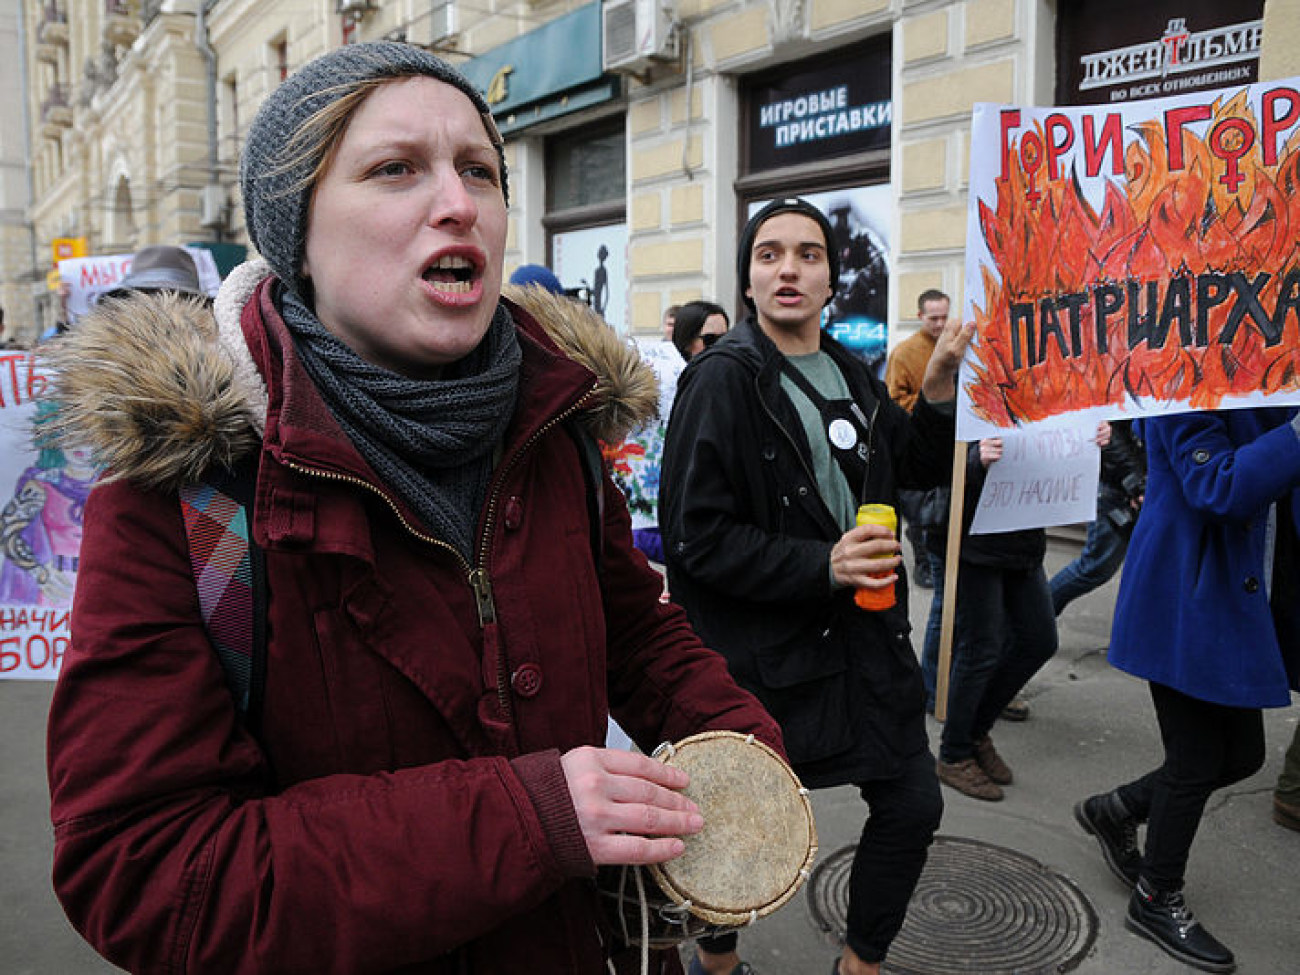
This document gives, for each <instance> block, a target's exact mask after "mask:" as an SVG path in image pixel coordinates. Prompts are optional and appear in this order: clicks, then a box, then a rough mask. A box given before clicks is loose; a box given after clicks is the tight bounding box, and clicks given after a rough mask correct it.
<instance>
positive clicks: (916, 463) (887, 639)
mask: <svg viewBox="0 0 1300 975" xmlns="http://www.w3.org/2000/svg"><path fill="white" fill-rule="evenodd" d="M834 242H835V236H834V232H833V231H832V228H831V224H830V222H829V221H828V220H827V219H826V217H825V216H824V215H823V214H822V213H821V211H820V210H818V209H817V208H816V207H815V206H813V205H812V204H811V203H809V202H808V201H807V200H803V199H800V198H798V197H789V198H783V199H778V200H774V201H772V202H771V203H769V204H767V205H766V206H764V207H763V208H761V209H760V210H759V211H758V212H757V213H755V214H754V216H753V217H751V218H750V220H749V222H748V223H747V224H746V225H745V228H744V232H743V233H742V234H741V238H740V250H739V254H738V257H737V276H738V279H739V286H740V291H741V294H742V295H744V299H745V304H746V305H747V306H748V308H749V315H748V316H747V317H746V318H745V319H744V320H743V321H742V322H741V323H740V324H739V325H737V326H736V327H735V328H734V329H732V330H731V331H730V332H729V333H728V335H727V337H726V338H725V339H724V340H723V341H720V342H717V343H715V344H714V345H713V346H712V347H710V348H707V349H705V350H704V351H702V352H701V353H700V354H699V355H696V356H694V357H693V358H692V359H691V361H690V364H689V365H687V367H686V371H685V372H683V373H682V377H681V379H680V380H679V381H678V383H677V395H676V398H675V399H674V401H673V412H672V417H671V418H670V420H669V422H668V436H667V439H666V442H665V445H664V453H663V466H662V468H661V472H660V484H659V526H660V530H661V531H662V533H663V539H664V557H665V563H666V565H667V569H668V591H669V592H670V593H671V594H672V598H673V600H674V601H675V602H678V603H680V604H681V605H682V606H683V607H684V608H685V609H686V614H687V617H688V618H689V619H690V621H691V625H692V626H693V627H694V628H695V630H696V632H697V633H699V634H700V636H701V637H703V638H704V641H705V642H706V643H707V644H708V645H709V646H711V647H713V648H714V649H715V650H717V651H718V652H719V653H721V654H722V655H723V656H724V657H725V658H726V659H727V663H728V665H729V667H730V668H731V672H732V674H733V675H735V677H736V679H737V680H738V681H739V682H740V684H741V686H742V687H745V688H746V689H747V690H751V691H753V692H754V693H755V694H756V695H757V696H758V698H759V700H760V701H762V702H763V704H764V706H765V707H767V708H768V710H769V711H771V713H772V715H773V716H774V717H775V718H776V719H777V721H778V722H779V723H780V725H781V729H782V731H783V733H784V735H785V745H786V748H787V750H788V754H789V757H790V761H791V763H792V764H793V765H794V768H795V771H796V772H797V773H798V775H799V778H800V779H801V781H802V782H803V783H804V785H805V786H807V787H809V788H822V787H828V786H837V785H853V786H855V787H856V788H857V789H858V790H859V792H860V793H861V795H862V798H863V799H864V800H865V801H866V802H867V805H868V807H869V808H870V816H869V817H868V819H867V822H866V825H865V826H864V828H863V831H862V837H861V840H860V842H859V843H858V847H857V852H856V853H855V855H854V860H853V868H852V871H851V873H850V877H849V895H848V911H847V929H848V930H847V937H846V942H847V943H846V945H845V947H844V949H843V950H842V952H841V954H840V956H839V957H838V958H837V959H836V960H835V962H834V965H835V969H836V971H838V972H839V973H840V975H863V973H878V972H879V971H880V965H881V962H882V961H883V960H884V958H885V955H886V953H887V951H888V950H889V946H890V944H891V942H892V941H893V939H894V936H895V935H896V934H897V933H898V931H899V929H900V927H901V926H902V923H903V918H904V915H905V913H906V910H907V902H908V900H909V899H910V897H911V896H912V891H913V890H914V889H915V887H916V882H917V880H918V878H919V877H920V874H921V869H922V867H923V866H924V864H925V860H926V855H927V850H928V849H929V846H930V842H931V839H932V838H933V835H934V831H935V829H937V828H938V825H939V819H940V815H941V813H942V810H943V799H942V797H941V796H940V793H939V784H938V781H937V779H936V775H935V761H934V756H933V755H932V754H931V753H930V750H929V745H928V742H927V739H926V731H925V709H924V708H925V697H924V690H923V687H922V682H921V673H920V669H919V668H918V666H917V661H916V656H915V654H914V653H913V651H912V646H911V643H910V642H909V641H908V638H907V634H908V631H909V630H910V629H911V627H910V626H909V625H908V622H907V589H906V575H905V573H904V571H903V569H902V566H901V561H902V560H901V558H900V557H899V543H898V539H897V538H896V537H895V536H894V535H893V533H891V532H890V531H889V529H888V528H885V527H883V526H879V525H861V526H855V515H856V510H857V508H858V505H860V504H862V503H864V502H869V503H884V504H890V505H893V506H895V507H897V505H898V489H899V488H900V487H916V488H925V487H929V486H931V485H934V484H938V483H940V482H941V481H943V480H945V479H946V477H947V473H948V469H949V468H948V465H949V458H950V457H951V455H952V443H953V438H954V435H955V431H954V406H953V398H954V395H955V392H956V376H957V368H958V366H959V365H960V363H961V358H962V355H963V353H964V351H965V348H966V346H967V344H968V343H969V342H970V338H971V334H972V332H973V327H966V328H963V327H962V326H960V325H959V324H957V323H956V322H954V323H951V324H950V325H949V326H948V327H947V328H946V329H945V330H944V332H943V333H942V335H941V336H940V338H939V340H938V343H937V345H936V348H935V351H934V355H933V356H932V357H931V358H930V363H929V366H928V367H927V370H926V375H925V381H924V383H923V385H922V388H921V398H920V400H919V402H918V403H917V406H916V410H915V412H914V413H913V414H912V415H910V416H909V415H908V413H907V412H906V411H905V410H903V409H902V408H901V407H899V406H897V405H896V404H895V403H893V402H892V401H891V400H890V398H889V393H888V391H887V389H886V388H885V385H884V383H882V382H880V380H878V379H877V378H876V377H875V376H874V375H873V374H872V373H871V372H870V371H869V370H868V369H867V368H866V366H865V365H863V364H862V362H861V361H860V360H859V359H857V358H856V357H855V356H853V355H851V354H850V353H849V352H848V351H847V350H846V349H845V348H844V347H843V346H841V345H840V344H839V343H838V342H836V341H835V339H833V338H831V336H830V335H828V334H827V333H826V331H825V330H824V329H822V327H821V318H822V311H823V309H824V308H825V307H826V305H827V304H828V303H829V302H830V301H831V298H832V296H833V294H834V287H835V282H836V281H837V280H838V278H839V257H838V254H837V253H836V249H835V243H834ZM895 584H896V585H897V591H898V594H899V596H898V599H897V601H896V603H895V604H894V605H892V606H890V607H888V608H885V609H873V610H866V609H862V608H860V607H859V606H858V605H857V603H856V602H855V600H854V591H855V590H856V589H859V588H863V589H876V588H880V587H884V586H892V585H895ZM746 967H747V966H746V965H745V963H743V962H741V961H740V959H739V957H738V952H737V946H736V944H735V941H734V940H729V941H711V942H702V943H701V950H700V952H699V953H698V954H697V956H696V957H695V959H694V960H693V963H692V969H691V970H692V973H697V972H698V973H703V972H737V971H741V972H743V971H745V970H746Z"/></svg>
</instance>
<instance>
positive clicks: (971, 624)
mask: <svg viewBox="0 0 1300 975" xmlns="http://www.w3.org/2000/svg"><path fill="white" fill-rule="evenodd" d="M1056 646H1057V642H1056V615H1055V614H1054V613H1053V612H1052V595H1051V592H1050V591H1049V590H1048V588H1047V573H1046V572H1044V571H1043V567H1042V566H1041V565H1039V566H1037V567H1036V568H1034V569H997V568H992V567H990V566H984V565H973V564H971V563H969V562H962V563H961V565H960V566H959V568H958V571H957V621H956V634H955V636H954V639H953V659H952V679H951V681H950V683H949V686H948V717H947V720H946V721H945V723H944V726H943V735H942V737H941V739H940V743H939V757H940V759H942V760H943V761H945V762H961V761H964V760H965V759H968V758H971V757H972V756H974V754H975V743H976V742H977V741H979V740H980V739H982V738H983V737H984V736H985V735H987V734H988V733H989V731H990V729H992V727H993V722H995V721H996V720H997V719H998V715H1000V714H1001V713H1002V709H1003V708H1005V707H1006V706H1007V705H1008V704H1010V703H1011V699H1012V698H1014V697H1015V696H1016V695H1017V694H1018V693H1020V689H1021V688H1022V687H1024V686H1025V684H1027V683H1028V682H1029V678H1031V677H1033V676H1034V674H1036V673H1037V672H1038V669H1039V668H1040V667H1042V666H1043V664H1045V663H1047V661H1048V660H1050V659H1051V658H1052V655H1053V654H1054V653H1056Z"/></svg>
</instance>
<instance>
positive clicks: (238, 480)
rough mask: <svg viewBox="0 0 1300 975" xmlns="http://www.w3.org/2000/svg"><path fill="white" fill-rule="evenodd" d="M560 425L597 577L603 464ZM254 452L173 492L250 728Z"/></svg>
mask: <svg viewBox="0 0 1300 975" xmlns="http://www.w3.org/2000/svg"><path fill="white" fill-rule="evenodd" d="M564 428H565V429H566V430H567V431H568V433H569V436H570V437H572V438H573V442H574V444H575V445H576V446H577V448H578V455H579V457H580V459H581V461H582V476H583V481H584V483H585V485H586V488H587V500H588V504H587V513H588V518H589V519H590V523H591V531H590V537H591V555H592V560H593V562H594V564H595V567H596V574H597V576H599V575H601V571H602V568H603V565H604V541H605V491H604V472H605V466H604V464H605V462H604V459H603V458H602V457H601V453H600V444H599V443H597V442H596V438H595V437H594V436H592V434H591V433H590V431H588V430H587V428H586V427H585V426H583V425H582V423H581V422H579V421H577V420H572V421H568V422H565V423H564ZM256 487H257V457H256V455H254V456H253V457H251V458H249V459H248V460H246V461H243V462H241V463H240V464H238V465H237V466H236V467H235V469H234V470H233V471H214V472H212V473H211V474H210V475H209V476H208V477H207V478H205V479H204V480H203V481H201V482H199V483H198V484H193V485H187V486H186V487H183V488H181V490H180V503H181V515H182V519H183V521H184V523H185V538H186V542H187V543H188V545H189V554H190V569H191V572H192V574H193V576H194V585H195V588H196V589H197V590H198V596H199V608H200V610H201V611H202V613H203V625H204V627H205V628H206V629H207V631H208V639H209V640H210V641H211V643H212V645H213V647H214V648H215V649H216V651H217V657H218V659H219V660H220V661H221V668H222V670H224V671H225V674H226V684H227V686H228V687H229V688H230V694H231V696H232V697H233V698H234V699H235V710H236V711H237V712H238V713H239V716H240V718H241V719H242V720H243V722H244V724H245V725H246V726H247V727H248V728H249V730H251V731H253V732H254V733H256V732H257V730H258V728H259V726H260V723H261V722H260V719H261V712H262V694H263V690H264V688H265V686H266V612H267V593H266V561H265V553H263V551H262V549H261V548H260V547H259V546H258V544H257V543H256V542H255V541H254V540H253V536H252V530H251V525H252V517H251V512H252V510H253V495H254V492H255V489H256Z"/></svg>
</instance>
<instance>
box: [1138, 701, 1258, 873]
mask: <svg viewBox="0 0 1300 975" xmlns="http://www.w3.org/2000/svg"><path fill="white" fill-rule="evenodd" d="M1148 686H1149V687H1150V688H1151V700H1152V702H1153V703H1154V704H1155V708H1156V720H1157V721H1159V723H1160V739H1161V741H1162V742H1163V744H1164V748H1165V761H1164V764H1163V765H1161V766H1160V767H1159V768H1158V769H1155V770H1154V771H1151V772H1148V773H1147V774H1146V775H1144V776H1142V778H1140V779H1138V780H1136V781H1135V782H1130V783H1129V784H1127V785H1122V786H1120V787H1119V788H1118V789H1117V790H1116V791H1117V792H1118V793H1119V797H1120V799H1121V800H1123V802H1124V805H1125V807H1127V808H1128V811H1129V812H1130V813H1132V814H1133V815H1134V816H1135V817H1136V818H1137V819H1138V821H1139V822H1145V823H1146V824H1147V836H1146V846H1145V848H1144V850H1143V855H1142V871H1141V875H1142V878H1143V879H1144V880H1145V881H1146V882H1147V883H1148V884H1149V885H1150V886H1152V887H1154V888H1155V889H1156V890H1159V891H1172V890H1181V889H1182V886H1183V878H1184V874H1185V873H1186V870H1187V858H1188V856H1189V855H1190V854H1191V849H1192V841H1193V840H1194V839H1195V838H1196V830H1197V827H1199V826H1200V824H1201V814H1202V813H1203V812H1204V811H1205V804H1206V802H1207V801H1208V800H1209V798H1210V793H1212V792H1214V790H1215V789H1222V788H1224V787H1225V786H1229V785H1232V784H1233V783H1234V782H1240V781H1241V780H1242V779H1245V778H1249V777H1250V776H1252V775H1254V774H1255V773H1256V772H1258V771H1259V770H1260V769H1261V768H1263V766H1264V716H1263V714H1262V713H1261V712H1260V710H1259V708H1233V707H1227V706H1225V705H1222V704H1211V703H1210V702H1208V701H1201V700H1198V699H1196V698H1194V697H1188V696H1187V695H1186V694H1182V693H1180V692H1179V691H1176V690H1174V689H1173V688H1170V687H1165V686H1164V685H1162V684H1154V683H1153V684H1150V685H1148Z"/></svg>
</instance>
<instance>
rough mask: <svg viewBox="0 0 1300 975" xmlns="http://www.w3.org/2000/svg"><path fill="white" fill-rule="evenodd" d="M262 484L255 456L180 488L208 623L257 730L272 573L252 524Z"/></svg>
mask: <svg viewBox="0 0 1300 975" xmlns="http://www.w3.org/2000/svg"><path fill="white" fill-rule="evenodd" d="M256 484H257V459H256V456H254V457H253V458H252V459H251V460H250V461H248V462H246V463H241V464H240V465H239V466H237V467H236V468H235V470H234V471H219V472H214V473H213V474H212V475H210V476H209V477H208V478H207V479H206V480H204V481H203V482H201V483H198V484H194V485H190V486H187V487H184V488H182V489H181V492H180V500H181V515H182V517H183V520H184V522H185V537H186V540H187V542H188V543H189V549H190V568H191V569H192V571H193V574H194V584H195V587H196V588H197V589H198V595H199V607H200V609H201V610H202V612H203V625H204V626H205V627H206V628H207V631H208V639H209V640H210V641H211V643H212V646H213V647H214V648H215V650H216V652H217V657H218V659H219V660H220V661H221V667H222V669H223V670H224V671H225V673H226V684H227V685H228V686H229V687H230V693H231V695H232V696H233V697H234V699H235V709H236V710H237V711H238V712H239V715H240V717H241V718H242V719H243V721H244V723H245V724H246V725H247V726H248V727H249V728H250V729H252V730H253V731H256V730H257V726H258V724H259V718H260V714H261V705H262V690H263V687H264V685H265V682H266V574H265V566H264V559H263V553H262V550H261V549H260V548H259V547H258V546H257V544H256V543H255V542H254V541H253V538H252V532H251V527H250V526H251V517H250V513H251V512H252V509H253V493H254V489H255V487H256Z"/></svg>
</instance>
